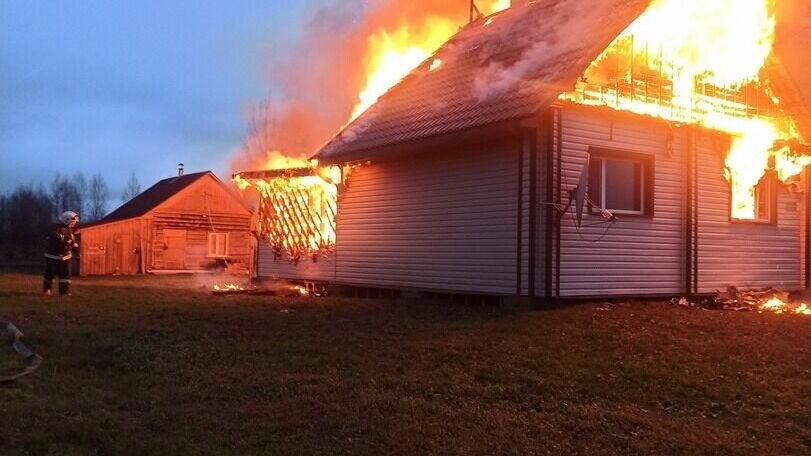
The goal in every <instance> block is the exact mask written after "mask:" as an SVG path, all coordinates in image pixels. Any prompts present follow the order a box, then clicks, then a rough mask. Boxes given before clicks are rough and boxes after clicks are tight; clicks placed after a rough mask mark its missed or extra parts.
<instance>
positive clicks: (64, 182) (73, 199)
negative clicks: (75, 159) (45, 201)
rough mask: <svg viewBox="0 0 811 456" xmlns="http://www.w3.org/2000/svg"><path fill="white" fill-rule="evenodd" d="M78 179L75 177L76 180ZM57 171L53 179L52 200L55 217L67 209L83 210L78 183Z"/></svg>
mask: <svg viewBox="0 0 811 456" xmlns="http://www.w3.org/2000/svg"><path fill="white" fill-rule="evenodd" d="M75 180H76V179H74V181H75ZM74 181H72V180H70V179H68V178H67V177H63V176H61V175H59V174H58V173H57V175H56V176H55V177H54V179H53V181H51V194H50V197H51V202H52V204H53V217H54V218H56V217H59V214H61V213H62V212H65V211H79V212H81V210H82V194H81V191H80V189H79V188H78V187H77V186H76V183H75V182H74Z"/></svg>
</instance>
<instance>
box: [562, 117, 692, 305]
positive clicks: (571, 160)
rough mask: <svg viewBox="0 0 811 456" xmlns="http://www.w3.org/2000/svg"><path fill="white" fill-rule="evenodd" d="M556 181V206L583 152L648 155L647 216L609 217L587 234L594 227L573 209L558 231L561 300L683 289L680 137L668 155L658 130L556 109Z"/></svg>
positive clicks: (658, 125)
mask: <svg viewBox="0 0 811 456" xmlns="http://www.w3.org/2000/svg"><path fill="white" fill-rule="evenodd" d="M562 116H563V117H562V133H561V143H562V144H561V147H562V150H561V154H562V161H563V164H562V172H561V174H560V179H561V181H562V189H563V195H564V198H563V199H564V203H565V201H566V200H567V199H568V196H567V195H568V192H569V190H570V189H572V188H574V187H575V186H576V185H577V182H578V178H579V176H580V174H581V171H582V170H583V166H584V164H585V160H586V157H587V155H588V151H589V148H590V147H600V148H606V149H614V150H620V151H627V152H634V153H639V154H647V155H650V156H651V157H652V158H653V160H654V162H653V169H654V175H655V180H654V184H655V189H654V214H655V215H654V216H653V217H639V216H636V217H635V216H627V215H626V216H623V215H617V218H618V220H619V221H618V222H617V223H616V224H614V225H613V226H610V227H609V225H607V224H606V225H599V226H591V227H587V226H585V225H590V224H594V223H596V222H600V221H601V220H602V218H601V217H599V216H594V215H588V214H586V215H584V217H583V225H584V226H583V227H581V228H579V229H578V228H577V226H576V224H575V216H574V208H572V210H571V211H569V212H568V213H567V214H566V215H565V216H564V217H563V219H562V222H561V228H560V257H561V258H560V272H559V273H560V279H559V280H560V289H559V290H558V291H559V295H560V296H561V297H577V296H612V295H614V296H618V295H661V294H677V293H679V292H681V291H682V290H683V289H684V280H685V279H684V277H683V275H684V271H683V268H684V266H683V265H684V246H685V240H684V235H683V225H684V222H683V207H684V201H683V192H682V188H683V187H684V185H685V184H684V182H685V181H684V176H683V174H684V173H683V169H684V161H683V160H684V146H683V141H681V140H680V136H681V135H680V134H678V133H676V134H672V135H670V137H671V138H672V140H673V141H674V142H673V144H672V147H671V148H670V150H671V151H672V152H670V153H668V145H667V141H668V136H669V135H668V133H669V131H668V127H667V126H666V125H664V124H663V123H662V122H657V121H652V120H648V119H645V118H641V117H638V118H633V117H629V116H627V115H618V116H612V115H609V114H608V113H606V112H605V111H601V110H588V109H583V108H577V107H573V108H564V109H563V112H562Z"/></svg>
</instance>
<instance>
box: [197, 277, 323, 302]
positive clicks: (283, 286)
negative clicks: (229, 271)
mask: <svg viewBox="0 0 811 456" xmlns="http://www.w3.org/2000/svg"><path fill="white" fill-rule="evenodd" d="M211 294H212V295H214V296H238V295H248V296H277V297H282V298H297V297H302V296H326V295H327V293H326V287H325V286H324V285H323V284H317V283H313V282H305V283H304V285H300V284H297V283H292V282H288V281H284V280H272V281H263V282H260V283H258V284H256V283H219V284H215V285H214V286H212V287H211Z"/></svg>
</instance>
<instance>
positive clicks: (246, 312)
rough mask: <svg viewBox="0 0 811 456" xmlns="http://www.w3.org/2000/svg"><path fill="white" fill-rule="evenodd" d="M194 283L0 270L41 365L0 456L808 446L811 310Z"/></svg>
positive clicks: (7, 395)
mask: <svg viewBox="0 0 811 456" xmlns="http://www.w3.org/2000/svg"><path fill="white" fill-rule="evenodd" d="M189 280H191V281H192V282H193V279H189V278H182V277H133V278H101V279H84V278H79V279H77V280H76V283H75V290H76V296H74V297H73V298H71V299H70V300H67V299H58V298H57V299H54V298H51V299H46V298H45V297H42V296H40V295H39V294H38V293H37V287H38V283H39V279H38V277H36V276H34V275H30V276H28V275H13V274H6V275H0V318H4V319H7V320H10V321H14V322H15V324H17V325H18V326H19V327H20V329H21V330H22V331H23V332H24V333H25V335H26V342H27V343H29V344H31V345H32V346H33V348H34V349H36V350H37V351H38V352H39V353H40V354H42V355H43V356H44V357H45V359H46V363H45V364H44V365H43V366H42V368H40V370H39V371H37V372H36V373H34V374H33V375H31V376H29V377H27V378H25V379H24V380H23V381H21V382H18V383H16V384H14V385H12V386H10V387H2V388H0V416H2V417H3V420H2V426H0V454H3V455H16V454H20V455H26V454H58V455H85V454H86V455H101V454H116V455H136V454H137V455H154V454H200V455H204V454H205V455H208V454H234V455H236V454H239V455H243V454H375V455H377V454H466V455H468V454H505V453H509V454H623V455H624V454H757V455H762V454H781V455H790V454H808V452H809V450H811V433H810V431H809V430H811V401H809V400H808V397H809V393H811V383H810V382H811V380H809V379H811V353H809V348H808V347H809V344H808V341H809V340H811V324H809V323H810V322H809V320H808V317H804V316H792V315H770V314H758V313H736V312H694V311H689V310H686V309H682V308H679V307H676V306H671V305H668V304H662V303H633V304H627V305H616V306H611V308H610V311H598V310H597V309H598V308H599V304H595V305H579V306H574V307H569V308H565V309H561V310H555V311H548V312H528V313H521V312H515V311H509V310H502V309H494V308H491V307H467V306H463V305H450V304H442V303H433V302H419V301H404V300H398V301H375V300H349V299H340V298H278V297H267V296H261V297H259V296H257V297H251V296H233V297H229V298H227V299H223V298H219V297H216V296H212V295H211V294H210V290H209V289H203V288H202V287H199V286H197V285H195V284H193V283H189V284H185V285H184V281H189ZM5 366H6V364H5V361H2V362H0V368H5ZM11 367H14V366H11Z"/></svg>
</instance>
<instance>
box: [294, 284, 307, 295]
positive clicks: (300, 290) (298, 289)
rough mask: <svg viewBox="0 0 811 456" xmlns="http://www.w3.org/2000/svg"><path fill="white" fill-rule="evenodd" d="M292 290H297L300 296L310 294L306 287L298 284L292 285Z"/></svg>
mask: <svg viewBox="0 0 811 456" xmlns="http://www.w3.org/2000/svg"><path fill="white" fill-rule="evenodd" d="M293 290H295V291H297V292H298V294H300V295H302V296H307V295H308V294H310V293H309V292H308V291H307V289H306V288H304V287H302V286H299V285H296V286H294V287H293Z"/></svg>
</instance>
